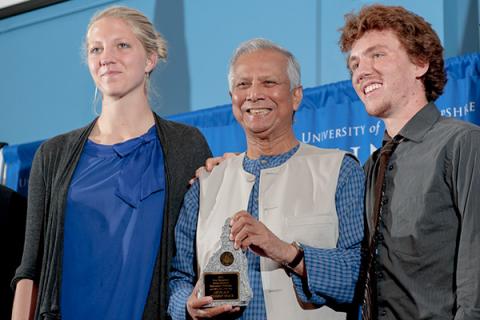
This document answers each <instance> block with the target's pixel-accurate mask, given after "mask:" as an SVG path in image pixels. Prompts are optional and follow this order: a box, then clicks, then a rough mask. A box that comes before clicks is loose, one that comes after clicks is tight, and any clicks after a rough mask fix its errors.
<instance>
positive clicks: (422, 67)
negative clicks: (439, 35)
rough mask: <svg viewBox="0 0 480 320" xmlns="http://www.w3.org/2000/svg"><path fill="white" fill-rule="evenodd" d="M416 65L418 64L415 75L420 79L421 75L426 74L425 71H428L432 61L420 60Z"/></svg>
mask: <svg viewBox="0 0 480 320" xmlns="http://www.w3.org/2000/svg"><path fill="white" fill-rule="evenodd" d="M415 66H416V70H415V77H416V78H417V79H420V78H421V77H423V76H424V75H425V73H427V71H428V68H429V67H430V63H428V62H423V61H419V62H417V63H415Z"/></svg>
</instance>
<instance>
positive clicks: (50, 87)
mask: <svg viewBox="0 0 480 320" xmlns="http://www.w3.org/2000/svg"><path fill="white" fill-rule="evenodd" d="M479 1H480V0H421V1H418V0H340V1H332V0H301V1H291V0H261V1H258V0H243V1H225V0H205V1H196V0H122V1H119V0H69V1H63V2H60V3H58V4H55V5H51V6H47V7H44V8H41V9H38V10H34V11H30V12H26V13H24V14H20V15H16V16H12V17H8V18H5V19H0V141H3V142H7V143H9V144H10V145H14V144H19V143H29V142H31V141H37V140H43V139H48V138H50V137H53V136H55V135H58V134H60V133H62V132H67V131H70V130H73V129H75V128H78V127H81V126H83V125H84V124H85V123H88V122H89V121H91V120H92V119H93V118H94V116H95V115H94V113H93V106H92V100H93V96H94V91H95V87H94V84H93V81H92V80H91V77H90V75H89V73H88V68H87V66H86V65H85V63H84V62H83V58H82V39H83V38H84V36H85V32H86V28H87V24H88V21H89V19H90V17H91V16H92V15H93V14H94V12H95V11H97V10H100V9H103V8H105V7H107V6H110V5H116V4H123V5H127V6H131V7H134V8H137V9H139V10H141V11H142V12H144V13H145V14H146V15H147V16H148V17H149V18H150V19H151V20H152V21H153V22H154V24H155V26H156V27H157V29H158V30H159V31H160V32H162V33H163V35H164V36H165V37H166V39H167V41H168V48H169V56H168V61H167V63H166V64H162V65H160V66H159V68H157V70H156V71H155V72H154V73H153V74H152V77H151V78H152V87H153V88H154V89H155V91H156V94H153V95H152V106H153V108H154V109H155V111H156V112H157V113H158V114H160V115H162V116H167V115H173V114H179V113H185V112H189V111H194V110H201V109H204V108H209V107H211V106H216V105H221V104H225V103H229V102H230V101H229V95H228V88H227V65H228V62H229V59H230V56H231V54H232V52H233V50H234V49H235V48H236V47H237V46H238V45H239V43H240V42H242V41H245V40H247V39H250V38H254V37H265V38H268V39H271V40H273V41H275V42H277V43H278V44H280V45H282V46H284V47H286V48H288V49H289V50H291V51H292V52H293V54H295V56H296V57H297V59H298V61H299V62H300V65H301V66H302V83H303V85H304V87H305V88H312V87H317V86H320V85H326V84H329V83H336V82H338V81H342V80H347V79H348V78H349V74H348V71H347V69H346V67H345V57H344V55H343V54H342V53H341V52H340V50H339V48H338V44H337V42H338V38H339V36H340V34H339V32H338V29H339V28H340V27H341V26H342V25H343V23H344V18H343V16H344V15H345V14H346V13H349V12H352V11H357V10H359V9H360V8H361V7H362V6H363V5H365V4H368V3H372V2H378V3H383V4H387V5H401V6H404V7H405V8H407V9H409V10H411V11H413V12H415V13H417V14H419V15H421V16H422V17H424V18H425V19H426V20H427V21H428V22H429V23H431V24H432V27H433V28H434V29H435V31H436V32H437V33H438V36H439V38H440V40H441V41H442V44H443V46H444V47H445V57H446V58H451V57H456V56H460V55H464V54H467V53H472V52H480V47H479V30H480V29H479V28H478V25H479V18H478V17H479V13H478V12H479Z"/></svg>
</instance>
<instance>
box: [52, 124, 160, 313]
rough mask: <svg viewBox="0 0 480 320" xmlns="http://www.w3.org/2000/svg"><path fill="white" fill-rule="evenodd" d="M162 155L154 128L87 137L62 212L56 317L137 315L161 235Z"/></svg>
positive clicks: (143, 305) (149, 280)
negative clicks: (110, 141) (120, 137)
mask: <svg viewBox="0 0 480 320" xmlns="http://www.w3.org/2000/svg"><path fill="white" fill-rule="evenodd" d="M164 191H165V173H164V159H163V153H162V148H161V145H160V141H159V140H158V137H157V134H156V128H155V126H154V127H152V128H151V129H150V130H149V131H148V132H147V133H146V134H144V135H142V136H140V137H137V138H134V139H131V140H128V141H125V142H122V143H118V144H114V145H100V144H96V143H94V142H92V141H90V140H88V141H87V142H86V144H85V147H84V150H83V154H82V155H81V158H80V160H79V163H78V165H77V168H76V170H75V173H74V175H73V178H72V181H71V184H70V188H69V192H68V196H67V207H66V214H65V231H64V232H65V233H64V250H63V267H62V287H61V290H60V299H61V314H62V319H67V320H69V319H89V320H92V319H104V320H107V319H115V320H120V319H128V320H130V319H141V318H142V314H143V309H144V307H145V303H146V300H147V296H148V291H149V288H150V282H151V279H152V274H153V269H154V266H155V262H156V257H157V254H158V250H159V246H160V239H161V233H162V222H163V211H164V203H165V192H164Z"/></svg>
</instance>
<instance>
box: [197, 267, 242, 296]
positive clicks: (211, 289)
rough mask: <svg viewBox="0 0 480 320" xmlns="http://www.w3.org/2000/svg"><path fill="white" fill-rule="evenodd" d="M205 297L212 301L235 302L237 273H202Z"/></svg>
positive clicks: (237, 282) (237, 281)
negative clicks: (209, 297)
mask: <svg viewBox="0 0 480 320" xmlns="http://www.w3.org/2000/svg"><path fill="white" fill-rule="evenodd" d="M203 281H204V284H205V295H206V296H212V298H213V299H214V300H237V299H238V289H239V288H238V284H239V278H238V273H237V272H232V273H228V272H221V273H204V274H203Z"/></svg>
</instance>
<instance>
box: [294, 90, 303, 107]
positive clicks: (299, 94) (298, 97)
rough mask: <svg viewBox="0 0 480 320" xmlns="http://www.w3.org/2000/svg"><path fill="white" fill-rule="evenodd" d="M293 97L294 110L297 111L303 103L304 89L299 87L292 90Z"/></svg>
mask: <svg viewBox="0 0 480 320" xmlns="http://www.w3.org/2000/svg"><path fill="white" fill-rule="evenodd" d="M292 96H293V110H294V111H297V110H298V107H300V103H302V99H303V87H302V86H298V87H296V88H294V89H293V90H292Z"/></svg>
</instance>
